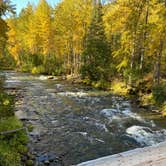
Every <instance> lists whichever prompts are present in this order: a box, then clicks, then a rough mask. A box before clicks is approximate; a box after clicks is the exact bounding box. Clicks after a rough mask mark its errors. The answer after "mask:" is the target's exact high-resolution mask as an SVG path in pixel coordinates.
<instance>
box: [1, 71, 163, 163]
mask: <svg viewBox="0 0 166 166" xmlns="http://www.w3.org/2000/svg"><path fill="white" fill-rule="evenodd" d="M0 75H4V76H5V77H6V81H5V84H4V88H5V89H6V92H7V93H9V94H14V95H15V97H16V102H15V110H16V115H17V116H18V117H19V118H20V119H22V120H23V122H24V125H25V126H29V125H30V126H33V130H32V131H30V132H29V133H28V134H29V138H30V139H29V144H28V147H29V150H30V152H31V154H32V155H33V159H34V162H35V163H36V165H42V164H43V163H45V164H46V165H50V166H62V165H65V166H69V165H72V164H78V163H80V162H83V161H87V160H91V159H96V158H99V157H102V156H106V155H111V154H115V153H119V152H123V151H126V150H131V149H134V148H137V147H144V146H149V145H153V144H156V143H159V142H162V141H165V140H166V121H165V119H164V118H162V117H161V116H160V115H158V114H157V113H152V112H150V111H147V110H142V109H140V108H139V107H138V106H137V105H135V104H133V103H132V102H131V101H129V100H127V99H125V98H124V97H119V96H115V95H112V94H110V93H108V92H106V91H101V90H97V89H93V88H90V87H87V86H84V85H78V84H73V83H71V82H68V81H64V80H56V79H55V80H49V79H47V78H46V77H45V76H41V75H37V76H34V75H31V74H26V73H19V72H14V71H1V72H0Z"/></svg>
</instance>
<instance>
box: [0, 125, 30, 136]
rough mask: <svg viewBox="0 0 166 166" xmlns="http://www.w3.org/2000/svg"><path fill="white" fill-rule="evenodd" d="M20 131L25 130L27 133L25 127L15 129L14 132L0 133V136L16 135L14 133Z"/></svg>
mask: <svg viewBox="0 0 166 166" xmlns="http://www.w3.org/2000/svg"><path fill="white" fill-rule="evenodd" d="M21 130H25V131H26V132H27V128H26V127H22V128H19V129H15V130H10V131H3V132H0V135H6V134H11V133H16V132H18V131H21Z"/></svg>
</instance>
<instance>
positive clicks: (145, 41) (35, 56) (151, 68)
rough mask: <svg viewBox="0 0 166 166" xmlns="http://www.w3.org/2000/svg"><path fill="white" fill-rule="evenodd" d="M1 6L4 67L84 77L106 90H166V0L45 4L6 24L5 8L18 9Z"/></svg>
mask: <svg viewBox="0 0 166 166" xmlns="http://www.w3.org/2000/svg"><path fill="white" fill-rule="evenodd" d="M1 3H2V5H1V6H2V7H1V8H0V9H1V15H0V16H1V19H0V21H1V32H0V34H1V36H0V37H1V38H0V39H1V40H0V65H1V68H3V69H16V70H18V71H23V72H31V73H33V74H38V73H42V74H49V75H66V76H70V77H72V78H73V77H74V78H78V77H80V78H81V79H82V80H83V82H85V83H87V84H91V85H94V86H96V87H101V88H105V87H108V86H109V87H110V84H112V85H114V82H115V84H117V83H116V82H119V81H117V80H120V82H121V83H120V85H119V86H123V84H124V86H136V87H138V86H143V87H142V89H144V90H145V89H146V88H145V87H148V86H149V87H148V88H147V89H149V91H151V89H152V88H153V87H156V86H159V85H160V86H159V87H157V90H160V91H163V90H164V89H165V77H166V75H165V73H166V44H165V43H166V42H165V40H166V21H165V19H166V1H165V0H132V1H131V0H111V1H104V2H100V1H96V0H95V1H94V0H84V1H83V0H64V1H62V2H60V3H58V4H57V5H56V6H55V7H51V6H50V5H49V4H48V3H47V1H46V0H40V2H39V3H38V5H37V6H33V5H32V4H30V3H28V4H27V7H26V8H24V9H22V11H21V12H20V14H19V15H16V14H13V15H11V17H8V18H6V19H4V17H2V16H3V15H5V9H3V3H5V4H4V7H6V11H8V12H13V13H14V10H13V9H14V6H12V4H11V3H10V1H4V2H3V1H1ZM115 89H117V88H115ZM122 89H123V88H122ZM122 89H121V88H120V91H123V90H122ZM139 89H140V88H139ZM136 91H138V90H136ZM147 91H148V90H147ZM164 92H165V91H163V95H164ZM164 97H165V96H164ZM164 97H163V98H164Z"/></svg>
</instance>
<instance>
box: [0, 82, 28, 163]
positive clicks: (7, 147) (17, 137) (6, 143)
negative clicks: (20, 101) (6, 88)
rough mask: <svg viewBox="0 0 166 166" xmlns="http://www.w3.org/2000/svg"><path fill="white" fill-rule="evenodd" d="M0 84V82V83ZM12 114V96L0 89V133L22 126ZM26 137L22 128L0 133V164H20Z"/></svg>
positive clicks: (25, 151)
mask: <svg viewBox="0 0 166 166" xmlns="http://www.w3.org/2000/svg"><path fill="white" fill-rule="evenodd" d="M1 85H2V84H1ZM22 127H23V124H22V123H21V122H20V121H19V120H18V119H17V118H16V117H15V116H14V98H13V97H11V96H10V95H8V94H6V93H4V92H3V90H2V89H1V90H0V133H1V132H5V131H10V130H15V129H19V128H22ZM27 141H28V137H27V135H26V132H25V131H23V130H20V131H17V132H15V133H10V134H0V166H11V165H12V166H21V158H22V155H25V154H26V153H27V150H28V149H27V147H26V144H27Z"/></svg>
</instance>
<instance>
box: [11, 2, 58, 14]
mask: <svg viewBox="0 0 166 166" xmlns="http://www.w3.org/2000/svg"><path fill="white" fill-rule="evenodd" d="M11 2H12V4H15V5H16V12H17V14H19V12H20V11H21V9H22V8H24V7H26V5H27V4H28V2H30V3H32V4H35V5H36V4H37V3H38V2H39V0H11ZM47 2H48V3H49V4H50V5H51V6H54V5H56V4H57V3H58V2H60V0H47Z"/></svg>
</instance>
